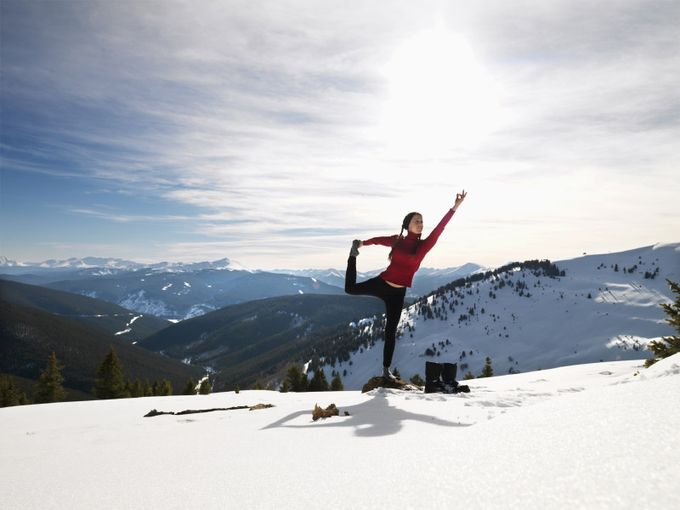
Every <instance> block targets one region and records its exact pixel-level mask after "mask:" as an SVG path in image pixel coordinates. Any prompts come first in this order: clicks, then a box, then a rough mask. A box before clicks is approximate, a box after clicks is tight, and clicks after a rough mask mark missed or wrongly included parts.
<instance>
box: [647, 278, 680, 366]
mask: <svg viewBox="0 0 680 510" xmlns="http://www.w3.org/2000/svg"><path fill="white" fill-rule="evenodd" d="M666 282H667V283H668V286H669V287H670V288H671V291H673V294H675V301H674V302H673V303H671V304H666V303H663V304H662V305H661V306H662V308H663V310H664V312H666V315H667V316H668V318H667V319H666V322H667V323H668V324H669V325H670V326H671V327H672V328H673V329H675V331H676V332H677V333H678V334H677V335H675V336H664V337H661V340H654V341H652V342H650V343H649V345H648V347H649V350H650V351H652V352H653V353H654V357H653V358H650V359H648V360H647V361H646V362H645V366H646V367H650V366H652V365H653V364H654V363H656V362H657V361H659V360H662V359H664V358H667V357H668V356H672V355H673V354H677V353H678V352H680V285H679V284H677V283H675V282H672V281H671V280H668V279H666Z"/></svg>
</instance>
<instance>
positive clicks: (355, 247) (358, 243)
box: [349, 239, 361, 257]
mask: <svg viewBox="0 0 680 510" xmlns="http://www.w3.org/2000/svg"><path fill="white" fill-rule="evenodd" d="M360 246H361V241H359V239H355V240H354V241H352V249H351V250H349V256H350V257H358V256H359V247H360Z"/></svg>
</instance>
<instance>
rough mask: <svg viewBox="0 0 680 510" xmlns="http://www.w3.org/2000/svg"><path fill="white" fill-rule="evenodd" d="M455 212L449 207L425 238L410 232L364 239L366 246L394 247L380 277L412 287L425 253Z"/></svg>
mask: <svg viewBox="0 0 680 510" xmlns="http://www.w3.org/2000/svg"><path fill="white" fill-rule="evenodd" d="M453 212H454V211H453V209H449V211H448V212H447V213H446V214H445V215H444V217H443V218H442V219H441V221H440V222H439V224H438V225H437V226H436V227H435V228H434V230H433V231H432V232H431V233H430V235H429V236H427V238H426V239H423V240H421V239H420V238H419V236H417V235H416V234H412V233H411V232H409V233H408V234H407V235H406V237H403V238H401V239H399V236H398V235H393V236H387V237H373V238H371V239H367V240H366V241H363V243H364V245H366V246H370V245H372V244H379V245H381V246H389V247H392V248H393V250H392V260H391V261H390V265H389V266H388V267H387V269H386V270H385V271H383V272H382V273H380V278H382V279H383V280H385V281H387V282H392V283H394V284H396V285H403V286H405V287H410V286H411V283H412V282H413V275H414V274H415V273H416V271H418V268H419V267H420V263H421V262H422V261H423V259H424V258H425V255H427V252H429V251H430V250H431V249H432V247H433V246H434V245H435V243H436V242H437V239H439V236H440V235H441V234H442V232H443V231H444V227H446V225H447V223H448V222H449V221H450V220H451V217H452V216H453ZM395 243H396V244H395ZM414 250H415V253H414Z"/></svg>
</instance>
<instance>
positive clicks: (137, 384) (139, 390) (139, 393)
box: [128, 379, 144, 398]
mask: <svg viewBox="0 0 680 510" xmlns="http://www.w3.org/2000/svg"><path fill="white" fill-rule="evenodd" d="M128 386H129V391H130V396H131V397H134V398H138V397H143V396H144V386H143V385H142V381H140V380H139V379H135V380H134V382H133V383H129V384H128Z"/></svg>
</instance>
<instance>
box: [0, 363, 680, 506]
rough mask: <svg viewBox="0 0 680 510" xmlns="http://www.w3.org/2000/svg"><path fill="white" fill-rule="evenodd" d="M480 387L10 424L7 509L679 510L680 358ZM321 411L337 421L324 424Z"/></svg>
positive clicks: (109, 410) (35, 415) (62, 414)
mask: <svg viewBox="0 0 680 510" xmlns="http://www.w3.org/2000/svg"><path fill="white" fill-rule="evenodd" d="M470 386H471V388H472V392H471V393H469V394H462V395H440V394H427V395H426V394H422V393H418V394H416V393H413V394H409V393H400V392H396V391H394V390H375V391H373V392H370V393H368V394H361V393H359V392H355V391H346V392H335V393H333V392H327V393H301V394H295V393H287V394H282V393H276V392H267V391H242V392H241V393H240V394H234V393H220V394H213V395H208V396H175V397H149V398H141V399H128V400H115V401H94V402H93V401H90V402H72V403H62V404H44V405H33V406H24V407H15V408H5V409H0V423H1V424H2V430H3V434H2V435H0V451H2V456H0V480H1V482H0V484H1V486H0V489H1V490H0V507H2V508H9V509H19V508H20V509H26V510H30V509H52V508H60V509H61V508H73V509H90V508H98V509H109V508H110V509H120V508H131V509H134V508H143V509H162V510H169V509H185V508H202V509H211V508H216V509H217V508H219V509H224V508H235V509H236V508H238V509H241V508H249V509H250V508H282V509H286V508H294V509H298V508H331V509H334V508H342V509H346V508H389V509H394V508H466V509H493V508H523V509H541V510H543V509H545V508H550V509H561V508H564V509H573V508H588V509H599V508H602V509H626V508H630V509H633V508H634V509H640V508H654V509H677V508H678V503H679V502H680V470H678V469H677V466H678V465H680V434H678V433H677V431H678V427H679V426H680V355H676V356H674V357H671V358H668V359H666V360H663V361H661V362H659V363H658V364H657V365H655V366H653V367H652V368H650V369H647V370H645V369H642V368H641V361H620V362H608V363H598V364H590V365H575V366H569V367H563V368H558V369H552V370H543V371H540V372H530V373H523V374H516V375H508V376H502V377H495V378H489V379H477V380H473V381H470ZM258 403H271V404H274V405H275V407H273V408H270V409H264V410H257V411H248V410H239V411H220V412H212V413H204V414H192V415H185V416H157V417H153V418H144V417H143V415H144V414H146V413H147V412H148V411H149V410H151V409H153V408H156V409H158V410H163V411H180V410H183V409H187V408H193V409H197V408H204V409H205V408H211V407H228V406H235V405H255V404H258ZM316 403H318V404H320V405H322V406H323V407H325V406H327V405H328V404H330V403H335V404H336V405H337V406H338V407H339V408H340V416H339V417H333V418H329V419H326V420H320V421H318V422H313V421H312V419H311V411H312V408H313V406H314V404H316ZM345 412H348V413H349V416H345V414H344V413H345Z"/></svg>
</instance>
